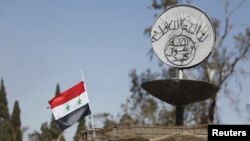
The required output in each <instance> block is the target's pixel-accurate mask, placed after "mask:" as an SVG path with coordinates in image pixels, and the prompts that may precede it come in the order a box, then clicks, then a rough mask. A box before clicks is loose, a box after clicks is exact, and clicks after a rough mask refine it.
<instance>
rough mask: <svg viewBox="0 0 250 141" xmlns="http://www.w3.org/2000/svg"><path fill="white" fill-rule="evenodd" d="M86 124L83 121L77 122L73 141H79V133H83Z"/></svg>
mask: <svg viewBox="0 0 250 141" xmlns="http://www.w3.org/2000/svg"><path fill="white" fill-rule="evenodd" d="M86 129H87V128H86V123H85V119H83V120H81V121H79V123H78V126H77V129H76V133H75V136H74V138H73V139H74V141H80V139H81V131H84V130H86Z"/></svg>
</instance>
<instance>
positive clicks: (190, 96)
mask: <svg viewBox="0 0 250 141" xmlns="http://www.w3.org/2000/svg"><path fill="white" fill-rule="evenodd" d="M141 86H142V88H143V89H145V90H146V91H147V92H148V93H150V94H151V95H153V96H155V97H157V98H159V99H160V100H162V101H165V102H167V103H169V104H172V105H186V104H190V103H193V102H197V101H202V100H206V99H208V98H211V97H213V96H215V94H216V93H217V91H218V90H219V87H218V86H216V85H214V84H211V83H207V82H203V81H196V80H182V79H181V80H180V79H169V80H153V81H148V82H144V83H143V84H142V85H141Z"/></svg>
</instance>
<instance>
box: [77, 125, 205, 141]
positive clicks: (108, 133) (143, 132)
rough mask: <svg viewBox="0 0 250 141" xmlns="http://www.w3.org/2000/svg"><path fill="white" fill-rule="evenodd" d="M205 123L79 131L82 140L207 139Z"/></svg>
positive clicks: (158, 140) (178, 140)
mask: <svg viewBox="0 0 250 141" xmlns="http://www.w3.org/2000/svg"><path fill="white" fill-rule="evenodd" d="M207 134H208V132H207V125H203V126H192V127H189V126H141V127H138V126H137V127H131V126H129V127H127V126H119V127H114V128H105V129H95V138H94V137H93V130H86V131H83V132H81V135H82V141H111V140H112V141H207Z"/></svg>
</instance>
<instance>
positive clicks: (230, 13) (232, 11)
mask: <svg viewBox="0 0 250 141" xmlns="http://www.w3.org/2000/svg"><path fill="white" fill-rule="evenodd" d="M244 2H246V0H242V1H241V2H240V3H239V4H238V5H237V6H235V7H234V8H233V9H232V10H231V11H230V12H229V16H231V15H232V14H234V13H235V11H236V10H238V9H239V8H240V7H241V6H242V5H243V3H244Z"/></svg>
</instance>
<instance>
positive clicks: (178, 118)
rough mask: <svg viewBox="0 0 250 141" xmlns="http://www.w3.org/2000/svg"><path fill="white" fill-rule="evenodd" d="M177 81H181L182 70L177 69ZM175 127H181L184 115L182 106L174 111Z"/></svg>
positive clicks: (178, 106)
mask: <svg viewBox="0 0 250 141" xmlns="http://www.w3.org/2000/svg"><path fill="white" fill-rule="evenodd" d="M178 71H179V76H178V78H179V79H183V70H182V69H179V70H178ZM175 112H176V113H175V125H176V126H182V125H183V114H184V106H183V105H177V106H176V111H175Z"/></svg>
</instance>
